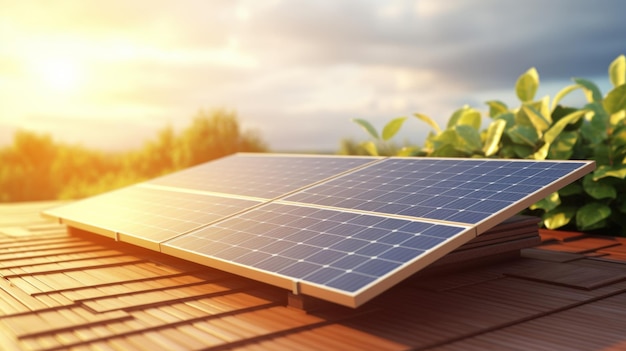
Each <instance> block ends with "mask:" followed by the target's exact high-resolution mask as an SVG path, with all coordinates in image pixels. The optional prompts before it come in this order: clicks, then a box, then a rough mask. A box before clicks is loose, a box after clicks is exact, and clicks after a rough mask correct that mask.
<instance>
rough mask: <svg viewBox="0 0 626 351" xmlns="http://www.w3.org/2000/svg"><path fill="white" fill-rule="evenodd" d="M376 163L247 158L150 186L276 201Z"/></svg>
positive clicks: (217, 163)
mask: <svg viewBox="0 0 626 351" xmlns="http://www.w3.org/2000/svg"><path fill="white" fill-rule="evenodd" d="M374 160H376V158H370V157H354V158H341V157H320V156H304V157H290V156H267V155H265V156H259V155H245V154H244V155H237V156H231V157H225V158H222V159H219V160H217V161H213V162H208V163H205V164H202V165H199V166H196V167H192V168H189V169H186V170H183V171H180V172H177V173H173V174H171V175H167V176H164V177H161V178H157V179H155V180H152V181H149V182H148V183H147V184H155V185H164V186H170V187H177V188H186V189H193V190H200V191H209V192H218V193H225V194H230V195H242V196H251V197H257V198H264V199H273V198H276V197H278V196H283V195H285V194H287V193H289V192H291V191H294V190H297V189H299V188H301V187H304V186H308V185H311V184H313V183H315V182H318V181H320V180H323V179H326V178H328V177H331V176H336V175H337V174H340V173H342V172H345V171H347V170H350V169H353V168H355V167H359V166H363V165H365V164H367V163H369V162H372V161H374Z"/></svg>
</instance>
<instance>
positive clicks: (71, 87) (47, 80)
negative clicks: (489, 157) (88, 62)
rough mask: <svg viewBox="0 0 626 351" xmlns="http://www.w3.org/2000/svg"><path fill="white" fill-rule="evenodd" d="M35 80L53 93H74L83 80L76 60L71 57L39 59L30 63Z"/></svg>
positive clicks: (79, 65) (81, 71) (82, 72)
mask: <svg viewBox="0 0 626 351" xmlns="http://www.w3.org/2000/svg"><path fill="white" fill-rule="evenodd" d="M31 66H32V68H33V74H34V76H35V79H36V80H37V81H39V82H40V83H41V84H42V85H43V87H45V88H47V90H49V91H51V92H55V93H63V94H67V93H76V92H78V91H79V90H80V88H81V85H82V84H83V81H84V79H85V72H84V69H83V67H82V65H81V64H80V62H79V61H78V60H75V59H72V58H71V57H69V56H68V57H62V56H59V57H52V56H48V57H41V58H39V59H37V60H35V61H33V62H31Z"/></svg>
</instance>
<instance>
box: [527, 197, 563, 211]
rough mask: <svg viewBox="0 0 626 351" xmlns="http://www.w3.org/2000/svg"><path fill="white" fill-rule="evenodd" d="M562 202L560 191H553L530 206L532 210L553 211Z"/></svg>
mask: <svg viewBox="0 0 626 351" xmlns="http://www.w3.org/2000/svg"><path fill="white" fill-rule="evenodd" d="M560 204H561V199H560V198H559V193H556V192H555V193H552V194H550V195H548V196H546V197H545V198H543V199H541V200H539V201H537V202H535V203H534V204H533V205H531V206H530V209H531V210H544V211H546V212H547V211H551V210H553V209H555V208H556V207H557V206H559V205H560Z"/></svg>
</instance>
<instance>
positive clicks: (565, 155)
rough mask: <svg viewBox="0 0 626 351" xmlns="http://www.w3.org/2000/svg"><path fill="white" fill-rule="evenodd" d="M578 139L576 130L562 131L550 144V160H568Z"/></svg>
mask: <svg viewBox="0 0 626 351" xmlns="http://www.w3.org/2000/svg"><path fill="white" fill-rule="evenodd" d="M577 141H578V132H577V131H575V130H573V131H569V132H568V131H564V132H561V134H559V136H558V137H557V138H556V139H555V140H554V141H553V142H552V143H551V144H550V150H549V151H548V157H547V158H549V159H552V160H569V159H570V158H571V156H572V154H573V153H574V145H576V142H577Z"/></svg>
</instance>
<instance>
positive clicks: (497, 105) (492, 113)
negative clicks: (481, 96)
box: [486, 100, 509, 118]
mask: <svg viewBox="0 0 626 351" xmlns="http://www.w3.org/2000/svg"><path fill="white" fill-rule="evenodd" d="M486 104H487V105H489V117H491V118H496V117H498V116H499V115H501V114H503V113H506V112H508V111H509V108H508V106H506V104H505V103H504V102H502V101H498V100H490V101H487V102H486Z"/></svg>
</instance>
